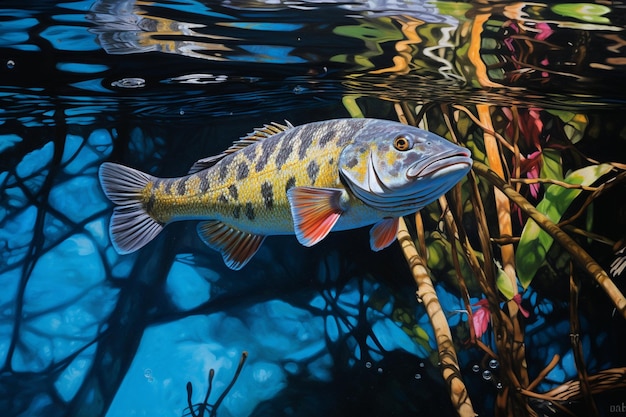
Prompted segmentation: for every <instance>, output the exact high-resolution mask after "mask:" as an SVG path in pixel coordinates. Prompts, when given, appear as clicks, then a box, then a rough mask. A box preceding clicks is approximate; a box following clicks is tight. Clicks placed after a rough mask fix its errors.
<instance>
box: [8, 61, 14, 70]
mask: <svg viewBox="0 0 626 417" xmlns="http://www.w3.org/2000/svg"><path fill="white" fill-rule="evenodd" d="M7 68H8V69H13V68H15V61H13V60H12V59H9V60H8V61H7Z"/></svg>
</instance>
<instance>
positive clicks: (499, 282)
mask: <svg viewBox="0 0 626 417" xmlns="http://www.w3.org/2000/svg"><path fill="white" fill-rule="evenodd" d="M497 271H498V276H497V277H496V287H498V289H499V290H500V292H501V293H502V295H504V297H505V298H506V299H507V300H510V299H511V298H513V296H514V295H515V288H514V287H513V283H512V282H511V280H510V279H509V276H508V275H507V274H506V272H504V270H502V268H500V267H498V268H497Z"/></svg>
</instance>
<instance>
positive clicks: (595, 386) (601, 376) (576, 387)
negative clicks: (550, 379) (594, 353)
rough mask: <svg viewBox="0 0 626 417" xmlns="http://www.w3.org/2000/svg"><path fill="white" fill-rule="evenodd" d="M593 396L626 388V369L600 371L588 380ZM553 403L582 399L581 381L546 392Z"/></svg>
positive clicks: (574, 381) (568, 383)
mask: <svg viewBox="0 0 626 417" xmlns="http://www.w3.org/2000/svg"><path fill="white" fill-rule="evenodd" d="M587 379H588V381H589V386H590V387H591V393H592V394H600V393H605V392H606V391H609V390H614V389H624V388H626V367H622V368H611V369H605V370H604V371H600V372H598V373H596V374H594V375H589V377H588V378H587ZM544 395H546V396H549V397H551V398H552V399H553V401H575V400H579V399H581V398H582V395H583V394H582V390H581V389H580V381H576V380H573V381H567V382H565V383H563V384H561V385H559V386H558V387H556V388H554V389H552V390H550V391H548V392H545V393H544Z"/></svg>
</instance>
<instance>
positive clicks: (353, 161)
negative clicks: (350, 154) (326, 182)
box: [346, 158, 359, 168]
mask: <svg viewBox="0 0 626 417" xmlns="http://www.w3.org/2000/svg"><path fill="white" fill-rule="evenodd" d="M358 163H359V160H358V159H357V158H352V159H350V160H349V161H348V162H347V163H346V166H347V167H348V168H354V167H355V166H357V164H358Z"/></svg>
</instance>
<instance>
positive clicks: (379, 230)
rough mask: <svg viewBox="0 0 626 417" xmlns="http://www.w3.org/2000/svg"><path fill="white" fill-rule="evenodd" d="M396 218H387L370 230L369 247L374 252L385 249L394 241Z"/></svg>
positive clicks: (396, 230)
mask: <svg viewBox="0 0 626 417" xmlns="http://www.w3.org/2000/svg"><path fill="white" fill-rule="evenodd" d="M398 224H399V221H398V218H397V217H389V218H386V219H382V220H381V221H379V222H378V223H376V224H375V225H374V226H373V227H372V228H371V230H370V247H371V248H372V250H373V251H374V252H378V251H379V250H382V249H385V248H386V247H387V246H389V245H391V244H392V243H393V241H394V240H396V235H397V234H398Z"/></svg>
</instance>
